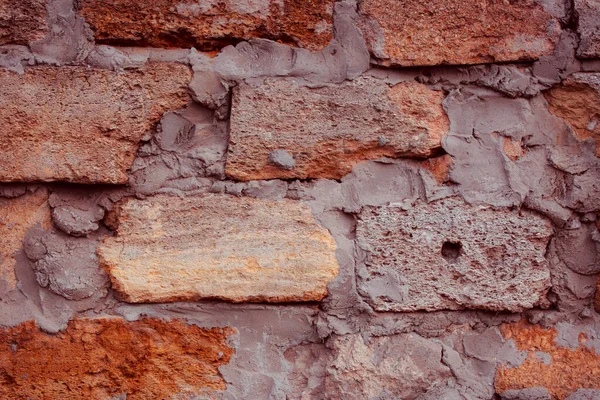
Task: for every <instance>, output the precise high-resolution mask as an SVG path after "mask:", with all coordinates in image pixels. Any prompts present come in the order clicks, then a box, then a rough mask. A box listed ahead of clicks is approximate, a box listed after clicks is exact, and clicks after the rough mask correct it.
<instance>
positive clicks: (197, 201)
mask: <svg viewBox="0 0 600 400" xmlns="http://www.w3.org/2000/svg"><path fill="white" fill-rule="evenodd" d="M118 214H119V217H118V219H119V226H118V228H117V235H116V237H114V238H108V239H106V240H104V242H103V244H102V245H101V247H100V248H99V249H98V254H99V256H100V262H101V264H102V265H103V266H104V268H105V269H106V270H107V271H108V273H109V274H110V276H111V280H112V282H113V287H114V289H115V290H117V292H118V293H119V294H120V296H121V298H123V299H124V300H125V301H128V302H144V301H155V302H156V301H177V300H198V299H221V300H228V301H233V302H243V301H267V302H284V301H315V300H317V301H318V300H321V299H322V298H323V297H324V296H325V295H326V294H327V283H329V281H330V280H331V279H333V278H334V277H335V276H336V275H337V273H338V263H337V261H336V259H335V255H334V251H335V244H334V242H333V239H332V238H331V236H330V235H329V233H328V232H327V231H326V230H325V229H323V228H321V227H320V226H318V225H317V224H316V223H315V221H314V219H313V217H312V215H311V213H310V211H309V209H308V207H306V206H305V205H302V204H299V203H295V202H292V201H289V200H286V201H282V202H273V201H264V200H258V199H251V198H236V197H233V196H228V195H214V194H207V195H203V196H199V197H188V198H185V199H179V198H176V197H170V196H164V195H162V196H155V197H152V198H149V199H147V200H146V201H139V200H129V201H127V202H126V203H125V204H123V205H122V206H120V207H119V211H118ZM211 232H219V234H218V235H216V236H215V235H212V234H211ZM242 243H243V244H244V245H243V246H241V245H240V244H242Z"/></svg>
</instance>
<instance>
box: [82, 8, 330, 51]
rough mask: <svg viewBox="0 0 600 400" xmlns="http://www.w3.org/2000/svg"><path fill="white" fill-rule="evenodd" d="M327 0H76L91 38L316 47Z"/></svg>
mask: <svg viewBox="0 0 600 400" xmlns="http://www.w3.org/2000/svg"><path fill="white" fill-rule="evenodd" d="M333 3H334V2H333V0H325V1H317V0H308V1H302V0H284V1H276V0H261V1H254V2H243V1H235V0H226V1H222V2H216V1H202V2H198V1H191V0H155V1H152V2H151V4H148V3H144V2H139V1H137V0H117V1H114V0H100V1H98V0H82V1H80V13H81V15H82V16H83V17H84V18H85V20H86V22H88V23H89V24H90V26H91V28H92V30H93V31H94V35H95V38H96V40H97V41H100V42H105V43H122V44H128V45H138V46H150V47H197V48H199V49H203V50H214V49H218V48H220V47H224V46H225V45H228V44H231V43H235V42H237V41H241V40H248V39H253V38H265V39H274V40H280V41H285V42H291V43H292V44H294V45H297V46H300V47H305V48H308V49H311V50H321V49H322V48H324V47H325V46H326V45H327V44H328V43H329V41H330V40H331V38H332V19H333Z"/></svg>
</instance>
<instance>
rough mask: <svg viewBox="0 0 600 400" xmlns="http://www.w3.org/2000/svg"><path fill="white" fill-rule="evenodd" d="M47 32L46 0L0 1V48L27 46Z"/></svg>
mask: <svg viewBox="0 0 600 400" xmlns="http://www.w3.org/2000/svg"><path fill="white" fill-rule="evenodd" d="M48 30H49V24H48V20H47V12H46V0H0V46H2V45H6V44H15V45H27V44H29V43H30V42H33V41H35V40H40V39H43V38H44V36H46V34H47V32H48Z"/></svg>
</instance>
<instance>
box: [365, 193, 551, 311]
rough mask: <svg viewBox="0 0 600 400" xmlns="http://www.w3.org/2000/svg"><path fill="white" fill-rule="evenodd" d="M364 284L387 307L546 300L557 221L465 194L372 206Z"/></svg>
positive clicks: (497, 306)
mask: <svg viewBox="0 0 600 400" xmlns="http://www.w3.org/2000/svg"><path fill="white" fill-rule="evenodd" d="M356 232H357V239H358V246H359V247H360V248H361V249H362V250H363V251H364V252H365V255H366V256H365V261H364V263H365V266H364V270H363V272H361V273H360V276H361V282H360V286H359V289H360V290H361V291H362V293H363V294H364V295H365V296H366V297H367V299H368V301H369V302H371V304H372V305H373V306H374V307H375V309H377V310H379V311H417V310H428V311H432V310H444V309H468V308H474V309H488V310H498V311H499V310H508V311H520V310H523V309H527V308H531V307H534V306H535V305H539V304H544V302H545V294H546V292H547V290H548V288H549V287H550V271H549V270H548V266H547V263H546V259H545V258H544V254H545V252H546V245H547V243H548V240H549V238H550V236H551V235H552V232H553V231H552V227H551V225H550V223H549V222H548V221H546V220H544V219H543V218H541V217H539V216H537V215H535V214H533V213H530V212H528V211H525V210H523V211H521V212H515V211H511V210H493V209H492V208H489V207H476V206H470V205H468V204H466V203H465V202H464V201H463V200H460V199H458V198H448V199H443V200H439V201H436V202H432V203H429V204H426V203H418V204H416V205H414V206H412V207H411V206H406V207H404V206H401V205H390V206H382V207H364V208H363V209H362V211H361V212H360V214H359V216H358V225H357V230H356Z"/></svg>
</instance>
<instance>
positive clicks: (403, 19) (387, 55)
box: [359, 0, 560, 66]
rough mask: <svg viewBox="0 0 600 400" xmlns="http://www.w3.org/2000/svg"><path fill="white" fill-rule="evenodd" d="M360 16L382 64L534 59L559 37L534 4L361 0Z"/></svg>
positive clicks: (548, 18)
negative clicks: (363, 18) (362, 17)
mask: <svg viewBox="0 0 600 400" xmlns="http://www.w3.org/2000/svg"><path fill="white" fill-rule="evenodd" d="M359 12H360V13H361V14H362V15H363V16H364V17H365V21H364V22H363V27H362V29H363V31H364V32H365V36H366V38H367V43H368V44H369V50H370V51H371V54H372V55H373V56H374V57H375V58H376V59H378V61H379V62H380V63H381V64H384V65H403V66H411V65H439V64H479V63H487V62H505V61H524V60H535V59H537V58H539V57H540V56H543V55H546V54H550V53H551V52H552V50H553V49H554V46H555V44H556V42H557V41H558V36H559V34H560V25H559V23H558V21H557V20H555V19H554V18H552V16H550V15H549V14H548V13H546V12H545V11H544V10H543V8H542V7H541V6H539V5H537V4H535V3H534V2H533V1H532V0H517V1H511V2H502V1H494V0H484V1H476V0H468V1H458V2H452V1H445V0H434V1H430V2H427V3H423V2H421V1H417V0H410V1H397V0H363V1H361V2H360V7H359Z"/></svg>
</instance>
